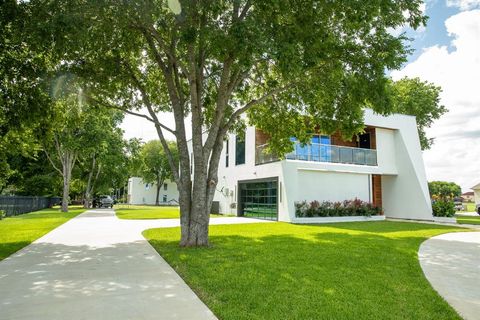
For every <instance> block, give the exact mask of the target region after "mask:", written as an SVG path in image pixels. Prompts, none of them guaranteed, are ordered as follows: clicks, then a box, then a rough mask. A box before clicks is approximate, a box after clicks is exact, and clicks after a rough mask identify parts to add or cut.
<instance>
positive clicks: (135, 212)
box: [114, 205, 225, 220]
mask: <svg viewBox="0 0 480 320" xmlns="http://www.w3.org/2000/svg"><path fill="white" fill-rule="evenodd" d="M114 208H115V213H116V214H117V217H118V218H119V219H134V220H136V219H177V218H180V208H179V207H176V206H136V205H118V206H115V207H114ZM210 217H212V218H213V217H225V215H218V214H211V215H210Z"/></svg>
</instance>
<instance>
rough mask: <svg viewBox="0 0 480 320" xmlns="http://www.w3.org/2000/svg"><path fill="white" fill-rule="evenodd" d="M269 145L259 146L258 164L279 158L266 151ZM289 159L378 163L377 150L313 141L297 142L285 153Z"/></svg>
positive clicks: (256, 158)
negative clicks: (292, 148) (310, 142)
mask: <svg viewBox="0 0 480 320" xmlns="http://www.w3.org/2000/svg"><path fill="white" fill-rule="evenodd" d="M266 147H267V145H261V146H258V147H257V150H256V153H255V160H256V164H262V163H267V162H273V161H277V160H279V158H278V157H277V156H276V155H274V154H269V153H267V152H266ZM285 158H286V159H288V160H303V161H315V162H330V163H345V164H357V165H365V166H376V165H377V150H374V149H362V148H352V147H344V146H335V145H329V144H319V143H312V144H306V145H302V144H301V143H300V142H295V145H294V150H293V151H292V152H290V153H288V154H286V155H285Z"/></svg>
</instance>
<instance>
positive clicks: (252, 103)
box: [224, 83, 294, 130]
mask: <svg viewBox="0 0 480 320" xmlns="http://www.w3.org/2000/svg"><path fill="white" fill-rule="evenodd" d="M293 86H294V84H292V83H291V84H289V85H286V86H283V87H281V88H277V89H275V90H272V91H270V92H267V93H266V94H264V95H263V96H261V97H260V98H258V99H253V100H251V101H250V102H248V103H247V104H246V105H244V106H243V107H241V108H239V109H237V110H236V111H235V112H233V114H232V115H231V116H230V119H229V120H228V122H227V123H226V124H225V126H224V127H225V128H226V129H227V130H228V129H229V128H230V127H231V126H232V125H233V124H234V123H235V121H236V120H237V118H238V117H240V116H241V115H242V114H243V113H244V112H246V111H247V110H248V109H250V108H252V107H254V106H256V105H258V104H260V103H263V102H265V101H266V100H267V99H268V98H270V97H273V96H274V95H276V94H279V93H281V92H283V91H285V90H287V89H290V88H291V87H293Z"/></svg>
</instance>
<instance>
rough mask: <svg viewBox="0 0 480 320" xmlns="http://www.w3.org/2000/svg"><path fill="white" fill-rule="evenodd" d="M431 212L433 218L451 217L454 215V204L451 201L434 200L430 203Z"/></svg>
mask: <svg viewBox="0 0 480 320" xmlns="http://www.w3.org/2000/svg"><path fill="white" fill-rule="evenodd" d="M432 210H433V215H434V216H435V217H453V216H454V215H455V204H454V203H453V201H448V200H436V201H433V202H432Z"/></svg>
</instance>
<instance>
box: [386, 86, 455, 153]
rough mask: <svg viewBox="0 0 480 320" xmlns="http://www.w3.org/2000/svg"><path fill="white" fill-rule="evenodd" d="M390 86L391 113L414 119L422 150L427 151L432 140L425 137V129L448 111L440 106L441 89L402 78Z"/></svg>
mask: <svg viewBox="0 0 480 320" xmlns="http://www.w3.org/2000/svg"><path fill="white" fill-rule="evenodd" d="M390 85H391V96H392V101H393V111H394V112H396V113H401V114H408V115H412V116H415V117H416V119H417V127H418V135H419V137H420V144H421V146H422V149H423V150H425V149H429V148H430V147H431V145H432V144H433V141H434V138H429V137H427V134H426V133H425V129H426V128H429V127H430V126H431V125H432V124H433V121H434V120H437V119H439V118H440V117H441V116H442V115H443V114H444V113H446V112H447V111H448V110H447V108H445V106H443V105H441V104H440V93H441V91H442V89H441V88H440V87H438V86H435V85H434V84H432V83H429V82H427V81H421V80H420V79H419V78H413V79H409V78H403V79H401V80H398V81H395V82H391V83H390Z"/></svg>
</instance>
